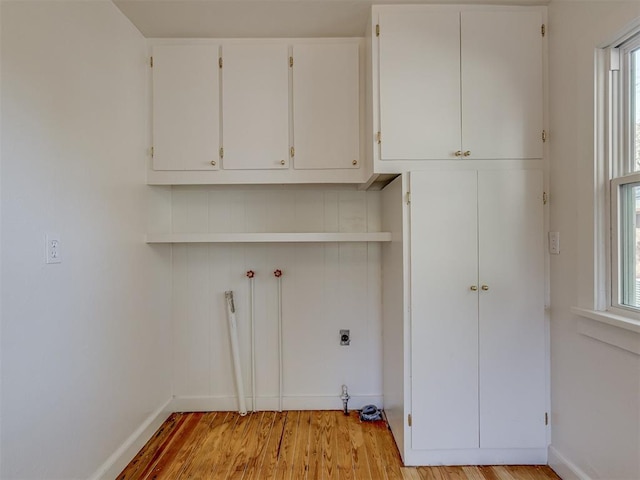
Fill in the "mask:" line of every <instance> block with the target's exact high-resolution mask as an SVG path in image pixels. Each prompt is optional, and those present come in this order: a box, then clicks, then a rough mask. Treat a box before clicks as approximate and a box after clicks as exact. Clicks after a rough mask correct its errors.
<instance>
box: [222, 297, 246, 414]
mask: <svg viewBox="0 0 640 480" xmlns="http://www.w3.org/2000/svg"><path fill="white" fill-rule="evenodd" d="M224 298H225V300H226V301H227V320H228V322H229V340H230V341H231V355H232V357H233V371H234V373H235V377H236V391H237V393H238V412H239V413H240V415H242V416H244V415H246V414H247V406H246V405H245V398H244V383H243V382H242V369H241V367H240V348H239V347H238V323H237V322H236V307H235V305H234V303H233V292H231V291H228V292H224Z"/></svg>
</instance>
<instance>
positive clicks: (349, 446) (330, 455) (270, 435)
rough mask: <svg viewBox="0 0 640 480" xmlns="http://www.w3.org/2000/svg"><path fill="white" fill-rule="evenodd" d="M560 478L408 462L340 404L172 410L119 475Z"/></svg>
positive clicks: (530, 471) (383, 433)
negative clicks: (284, 408) (243, 413)
mask: <svg viewBox="0 0 640 480" xmlns="http://www.w3.org/2000/svg"><path fill="white" fill-rule="evenodd" d="M161 479H171V480H186V479H190V480H194V479H198V480H218V479H219V480H226V479H229V480H231V479H234V480H261V479H279V480H285V479H286V480H304V479H306V480H320V479H341V480H364V479H366V480H551V479H552V480H559V477H558V476H557V475H556V474H555V473H554V472H553V471H552V470H551V469H550V468H549V467H546V466H487V467H473V466H466V467H418V468H409V467H403V466H402V462H401V460H400V455H399V454H398V450H397V449H396V446H395V443H394V441H393V438H392V436H391V432H390V431H389V430H388V429H387V426H386V424H385V423H384V422H382V421H380V422H368V423H362V422H360V420H359V419H358V414H357V412H351V415H349V416H348V417H347V416H345V415H343V414H342V412H339V411H313V412H311V411H289V412H282V413H278V412H256V413H250V414H248V415H246V416H244V417H241V416H240V415H239V414H238V413H236V412H210V413H201V412H198V413H174V414H173V415H171V416H170V417H169V419H167V421H166V422H165V423H164V424H163V425H162V426H161V427H160V428H159V429H158V431H157V432H156V433H155V434H154V436H153V437H152V438H151V439H150V440H149V442H147V444H146V445H145V446H144V448H143V449H142V450H141V451H140V452H139V453H138V455H136V457H135V458H134V459H133V460H132V461H131V463H130V464H129V465H128V466H127V468H125V469H124V471H123V472H122V473H121V474H120V475H118V477H117V480H161Z"/></svg>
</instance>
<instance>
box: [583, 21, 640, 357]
mask: <svg viewBox="0 0 640 480" xmlns="http://www.w3.org/2000/svg"><path fill="white" fill-rule="evenodd" d="M638 34H640V19H637V20H636V21H634V22H633V23H632V24H631V25H629V26H628V27H627V29H626V30H625V33H624V34H622V35H620V36H618V37H617V38H616V39H613V40H612V41H610V42H608V44H606V45H603V46H602V47H601V48H598V49H596V54H595V63H596V72H595V73H596V78H595V83H596V98H595V104H594V107H595V118H596V124H595V127H594V140H595V155H596V158H595V164H594V181H595V185H594V187H595V188H594V190H593V192H594V203H593V207H594V217H593V220H594V230H593V232H594V238H593V240H594V243H593V248H594V250H593V251H594V264H593V267H594V279H593V280H594V282H593V296H592V302H591V305H589V306H587V308H585V307H583V306H576V307H572V308H571V311H572V313H574V314H576V315H579V316H581V317H583V318H586V319H590V320H595V321H596V322H600V323H601V324H605V325H608V326H612V327H618V328H620V329H623V331H627V332H628V333H629V334H631V335H632V337H637V340H638V342H640V309H631V308H625V307H624V306H620V305H616V303H617V302H612V300H613V298H617V266H616V269H615V271H614V268H613V267H614V265H613V259H614V258H615V257H614V255H617V249H618V247H617V234H616V235H614V231H615V228H614V226H615V225H616V224H614V222H613V221H612V220H613V219H614V217H613V214H614V210H613V206H614V205H613V203H614V198H613V197H612V192H613V193H614V194H615V196H616V197H617V192H618V188H617V187H618V185H619V184H620V183H623V182H624V180H623V179H624V178H625V177H623V174H624V173H625V172H627V171H628V168H624V165H623V164H622V161H621V159H622V158H625V155H621V152H620V148H621V146H624V148H625V149H628V148H630V145H631V142H630V141H629V138H630V137H629V136H630V133H629V132H625V134H624V137H620V136H618V137H614V132H618V134H619V135H622V133H621V128H619V125H621V123H620V122H622V121H623V115H626V114H628V111H624V112H620V111H619V108H618V103H617V102H618V100H617V99H618V95H619V94H620V93H621V92H620V89H621V88H629V86H628V85H624V86H622V87H621V86H620V78H621V77H622V78H623V79H624V78H625V76H624V75H621V72H619V71H618V70H619V69H620V68H622V69H625V65H620V60H622V59H625V58H626V56H625V55H624V54H625V53H626V50H624V51H620V50H619V49H618V48H617V47H618V46H620V45H622V44H623V43H625V42H626V41H628V40H629V39H631V38H632V37H634V36H635V35H638ZM636 42H637V45H638V46H640V37H638V38H637V40H636V41H634V43H633V47H635V46H636ZM629 47H632V45H629ZM626 68H628V66H626ZM626 158H629V156H626ZM632 177H633V179H634V180H633V181H640V172H638V173H633V174H631V175H629V176H628V177H626V179H627V181H628V180H630V179H631V178H632ZM636 179H637V180H636ZM615 212H616V213H615V214H616V215H617V210H616V211H615ZM612 236H614V238H612ZM614 282H615V285H614ZM614 295H615V297H614ZM580 325H581V327H579V330H580V332H581V333H583V334H585V335H588V336H591V337H593V338H597V339H598V340H602V341H605V342H607V343H611V344H613V345H616V346H621V345H619V344H618V343H616V342H612V341H610V339H609V335H607V334H600V333H598V332H599V330H598V329H592V328H586V327H585V325H586V324H583V323H580ZM632 332H633V333H632ZM622 348H625V347H624V346H622ZM625 349H627V350H630V351H634V353H637V354H640V349H639V348H636V347H634V348H633V349H630V348H625Z"/></svg>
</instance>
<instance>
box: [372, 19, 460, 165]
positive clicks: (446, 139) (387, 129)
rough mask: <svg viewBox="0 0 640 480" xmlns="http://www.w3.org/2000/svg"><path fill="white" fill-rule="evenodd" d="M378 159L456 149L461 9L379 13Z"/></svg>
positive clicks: (443, 154) (447, 154) (447, 153)
mask: <svg viewBox="0 0 640 480" xmlns="http://www.w3.org/2000/svg"><path fill="white" fill-rule="evenodd" d="M379 22H380V38H379V73H380V131H381V132H382V142H381V145H380V146H381V151H380V158H381V159H382V160H393V159H406V160H419V159H446V158H453V157H454V153H455V152H456V151H457V150H459V149H460V13H459V12H458V11H457V10H451V9H444V10H439V9H437V8H429V9H424V10H422V11H418V10H415V9H403V10H401V11H384V12H381V13H380V18H379Z"/></svg>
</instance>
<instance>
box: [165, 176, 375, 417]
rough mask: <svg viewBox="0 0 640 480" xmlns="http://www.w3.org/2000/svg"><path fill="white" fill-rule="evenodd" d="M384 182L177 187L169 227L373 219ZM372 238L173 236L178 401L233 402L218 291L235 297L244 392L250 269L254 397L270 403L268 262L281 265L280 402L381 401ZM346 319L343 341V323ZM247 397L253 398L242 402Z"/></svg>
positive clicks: (343, 228)
mask: <svg viewBox="0 0 640 480" xmlns="http://www.w3.org/2000/svg"><path fill="white" fill-rule="evenodd" d="M380 209H381V204H380V192H360V191H357V190H345V189H344V187H343V188H342V189H331V188H323V187H313V186H295V187H173V191H172V227H173V232H175V233H183V232H196V233H203V232H216V233H217V232H367V231H379V230H380ZM380 251H381V250H380V245H379V244H376V243H353V244H346V243H344V244H335V243H334V244H271V245H264V244H263V245H250V244H249V245H242V244H238V245H206V244H204V245H197V244H195V245H194V244H192V245H175V246H174V247H173V337H174V348H175V351H174V370H173V382H174V394H175V395H176V397H177V398H176V403H175V404H174V406H175V408H176V409H178V410H202V409H204V410H208V409H212V410H220V409H236V408H237V401H236V399H235V395H236V393H235V386H234V385H235V384H234V380H233V370H232V364H231V354H230V348H229V338H228V327H227V320H226V313H225V303H224V292H225V290H233V291H234V294H235V299H236V306H237V310H238V312H237V318H238V323H239V335H240V349H241V351H242V363H243V372H244V384H245V392H246V394H247V396H248V397H250V395H251V382H250V328H249V314H248V312H249V281H248V279H247V278H246V276H245V273H246V271H247V270H250V269H251V270H254V271H255V272H256V274H257V275H256V278H255V280H254V282H255V300H256V303H255V312H256V315H255V318H256V339H257V340H256V347H257V348H256V363H257V371H256V376H257V388H256V392H257V397H258V399H257V402H256V403H257V407H258V409H275V408H277V406H278V402H277V396H278V349H277V347H278V336H277V331H278V330H277V282H276V279H275V277H274V276H273V271H274V270H275V269H276V268H279V269H281V270H282V271H283V272H284V276H283V277H282V300H283V306H282V312H283V328H284V339H283V345H284V348H283V362H284V401H283V406H284V409H339V408H341V407H342V402H341V400H340V398H339V395H340V393H341V389H340V388H341V385H342V384H346V385H347V386H348V387H349V393H350V394H351V395H352V397H353V398H352V400H351V402H350V404H349V407H350V408H357V407H362V406H363V405H365V404H367V403H377V404H378V405H380V403H381V396H382V358H381V357H382V340H381V313H380V310H381V284H380V282H381V277H380ZM342 328H346V329H350V330H351V336H352V343H351V345H350V346H340V345H339V330H340V329H342ZM248 405H250V403H248Z"/></svg>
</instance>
